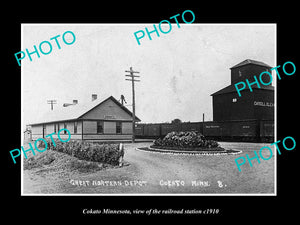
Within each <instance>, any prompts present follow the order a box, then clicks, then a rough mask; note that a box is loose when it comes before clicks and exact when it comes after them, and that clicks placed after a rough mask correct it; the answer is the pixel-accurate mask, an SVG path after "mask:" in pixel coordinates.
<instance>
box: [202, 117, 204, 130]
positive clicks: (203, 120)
mask: <svg viewBox="0 0 300 225" xmlns="http://www.w3.org/2000/svg"><path fill="white" fill-rule="evenodd" d="M202 135H204V113H203V114H202Z"/></svg>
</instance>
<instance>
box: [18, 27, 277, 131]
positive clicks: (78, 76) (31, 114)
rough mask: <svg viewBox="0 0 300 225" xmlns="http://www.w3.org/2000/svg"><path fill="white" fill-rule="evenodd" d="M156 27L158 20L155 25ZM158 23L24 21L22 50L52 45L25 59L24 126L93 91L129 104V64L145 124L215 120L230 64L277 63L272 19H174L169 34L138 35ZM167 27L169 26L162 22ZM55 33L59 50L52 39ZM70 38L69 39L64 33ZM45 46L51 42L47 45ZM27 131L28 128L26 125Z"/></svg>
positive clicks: (82, 100)
mask: <svg viewBox="0 0 300 225" xmlns="http://www.w3.org/2000/svg"><path fill="white" fill-rule="evenodd" d="M156 26H158V25H157V24H156ZM145 27H147V28H148V29H149V30H151V29H153V24H22V32H21V34H22V43H21V51H25V49H26V48H27V49H28V51H29V52H32V51H34V47H33V46H34V45H36V46H37V48H38V46H39V44H40V43H41V42H43V41H49V42H50V43H51V44H52V52H51V53H50V54H48V55H43V54H41V53H40V58H38V57H37V55H36V54H33V55H31V57H32V61H30V60H29V58H28V56H27V55H26V57H25V58H24V59H23V60H22V61H21V64H22V66H21V76H22V126H23V127H25V125H26V124H28V123H30V122H32V121H34V120H35V118H36V117H37V116H38V115H41V114H44V113H45V112H48V111H50V110H51V106H50V105H49V104H47V100H50V99H55V100H56V101H57V104H56V105H54V110H55V109H58V108H61V107H62V105H63V104H64V103H71V102H72V101H73V99H77V100H78V103H79V104H85V103H87V102H90V101H91V95H92V94H97V95H98V98H102V99H106V98H108V97H109V96H111V95H112V96H114V97H115V98H116V99H117V100H119V99H120V96H121V95H122V94H123V95H124V96H125V99H126V101H127V104H126V105H125V106H126V107H127V108H128V109H129V110H132V92H131V91H132V90H131V82H129V81H125V74H127V73H126V72H125V70H129V68H130V67H132V68H133V70H135V71H139V72H140V74H139V75H140V76H141V77H140V80H141V81H140V82H136V84H135V93H136V115H137V116H138V117H139V118H140V119H141V120H142V122H144V123H157V122H171V121H172V120H173V119H175V118H179V119H181V120H182V121H191V122H196V121H202V114H203V113H205V120H207V121H209V120H213V116H212V97H211V96H210V95H211V94H212V93H214V92H216V91H218V90H220V89H222V88H224V87H225V86H228V85H230V69H229V68H230V67H232V66H234V65H236V64H238V63H240V62H242V61H244V60H245V59H253V60H258V61H262V62H264V63H266V64H268V65H270V66H271V67H273V66H276V64H275V63H276V56H275V55H276V26H275V25H274V24H184V23H181V24H180V28H178V27H177V25H176V23H175V24H172V30H171V31H170V32H169V33H168V34H163V33H160V37H158V36H157V35H156V34H155V33H152V34H151V37H152V40H149V38H148V37H147V35H145V37H144V38H143V39H140V42H141V45H138V43H137V41H136V39H135V37H134V33H135V32H137V31H139V30H144V31H145ZM163 30H168V27H163ZM66 31H72V32H73V33H74V35H75V37H76V40H75V42H74V43H73V44H71V45H66V44H65V43H64V42H63V40H62V35H63V34H64V33H65V32H66ZM57 35H60V37H59V38H58V39H57V40H58V41H59V43H60V47H61V49H58V48H57V45H56V43H55V41H54V40H50V38H52V37H55V36H57ZM65 37H66V41H68V42H69V41H72V37H71V36H70V35H66V36H65ZM43 47H44V48H43V49H44V51H47V50H48V49H47V45H43ZM23 130H24V129H23Z"/></svg>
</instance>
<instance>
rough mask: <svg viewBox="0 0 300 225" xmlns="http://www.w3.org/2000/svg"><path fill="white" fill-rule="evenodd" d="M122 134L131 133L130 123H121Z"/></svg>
mask: <svg viewBox="0 0 300 225" xmlns="http://www.w3.org/2000/svg"><path fill="white" fill-rule="evenodd" d="M122 134H132V123H131V122H123V123H122Z"/></svg>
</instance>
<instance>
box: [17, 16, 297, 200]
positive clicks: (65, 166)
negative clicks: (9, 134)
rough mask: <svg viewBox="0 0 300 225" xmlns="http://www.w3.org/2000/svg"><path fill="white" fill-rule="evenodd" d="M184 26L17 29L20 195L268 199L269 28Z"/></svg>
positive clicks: (272, 124)
mask: <svg viewBox="0 0 300 225" xmlns="http://www.w3.org/2000/svg"><path fill="white" fill-rule="evenodd" d="M185 15H186V17H185V18H184V17H183V18H182V17H181V16H180V17H178V22H175V21H174V19H173V20H170V19H169V21H167V20H164V22H162V23H159V22H158V23H123V24H118V23H80V24H77V23H73V24H64V23H60V24H55V23H45V24H43V23H23V24H21V49H20V52H19V53H18V54H16V55H15V56H16V66H19V65H18V64H21V143H22V144H21V146H22V148H21V149H20V151H19V152H18V151H17V150H16V151H15V152H11V156H12V160H11V163H12V164H13V163H14V160H15V159H16V158H20V159H21V160H20V163H21V195H22V196H167V195H169V196H276V194H277V163H276V158H277V157H278V151H277V149H276V145H274V144H272V143H274V142H275V141H276V140H277V139H276V126H277V124H276V116H277V98H276V92H277V86H276V81H277V79H278V76H277V75H276V71H275V70H274V67H276V66H278V65H279V63H280V64H281V68H280V73H281V74H282V77H283V76H284V75H283V74H284V73H283V72H282V67H283V68H285V69H286V72H287V73H292V71H293V65H292V64H291V63H286V64H285V65H283V64H284V63H285V61H284V62H277V58H276V54H277V39H276V35H277V26H276V23H222V24H221V23H196V22H194V23H193V22H191V21H192V19H193V18H192V17H191V12H190V11H186V13H185ZM170 16H172V15H170ZM163 19H164V18H162V20H163ZM284 66H285V67H284ZM278 70H279V69H278ZM287 79H288V78H287ZM280 82H283V81H280ZM291 145H292V140H289V139H286V146H287V148H291ZM16 147H17V146H16ZM18 153H20V154H18Z"/></svg>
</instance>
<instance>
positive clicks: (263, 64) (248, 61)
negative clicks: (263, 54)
mask: <svg viewBox="0 0 300 225" xmlns="http://www.w3.org/2000/svg"><path fill="white" fill-rule="evenodd" d="M248 64H254V65H258V66H263V67H268V68H272V67H271V66H269V65H268V64H266V63H264V62H260V61H256V60H253V59H246V60H244V61H243V62H240V63H239V64H237V65H235V66H233V67H231V68H230V69H233V68H237V67H241V66H245V65H248Z"/></svg>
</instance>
